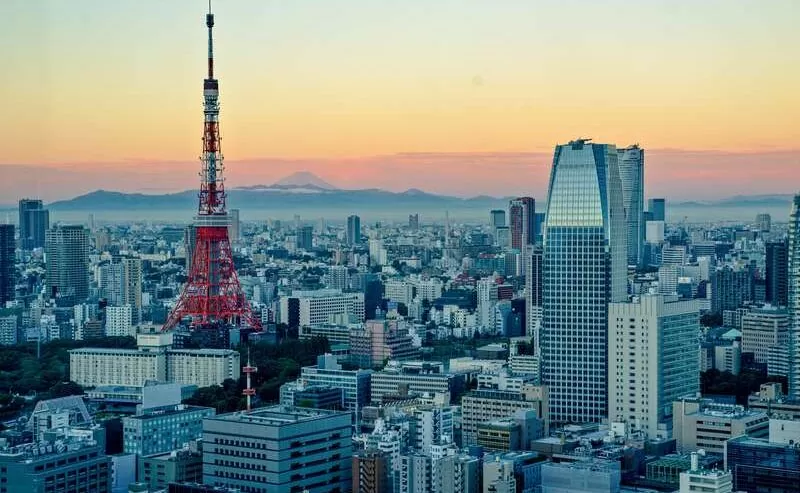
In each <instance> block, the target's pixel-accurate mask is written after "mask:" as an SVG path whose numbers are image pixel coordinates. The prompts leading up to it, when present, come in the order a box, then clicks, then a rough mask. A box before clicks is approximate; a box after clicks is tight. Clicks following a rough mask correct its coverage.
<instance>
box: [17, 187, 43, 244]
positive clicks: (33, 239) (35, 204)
mask: <svg viewBox="0 0 800 493" xmlns="http://www.w3.org/2000/svg"><path fill="white" fill-rule="evenodd" d="M48 229H50V211H48V210H47V209H44V208H43V207H42V201H41V200H35V199H22V200H20V201H19V242H20V245H19V246H20V248H21V249H23V250H33V249H34V248H42V247H44V242H45V232H46V231H47V230H48Z"/></svg>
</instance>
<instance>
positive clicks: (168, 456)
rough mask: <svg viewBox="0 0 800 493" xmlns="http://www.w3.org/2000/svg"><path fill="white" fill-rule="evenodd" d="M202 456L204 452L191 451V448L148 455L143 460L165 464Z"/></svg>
mask: <svg viewBox="0 0 800 493" xmlns="http://www.w3.org/2000/svg"><path fill="white" fill-rule="evenodd" d="M200 454H202V452H200V451H198V450H191V449H189V448H185V449H181V450H172V451H170V452H164V453H163V454H153V455H147V456H145V457H142V459H146V460H157V461H163V462H175V461H177V460H179V459H183V458H187V457H192V456H194V457H196V456H198V455H200Z"/></svg>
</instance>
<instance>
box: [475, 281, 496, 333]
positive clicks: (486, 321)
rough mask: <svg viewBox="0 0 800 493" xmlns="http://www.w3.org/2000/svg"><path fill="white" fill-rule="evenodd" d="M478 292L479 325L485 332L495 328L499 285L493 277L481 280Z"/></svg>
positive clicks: (477, 287)
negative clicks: (495, 310)
mask: <svg viewBox="0 0 800 493" xmlns="http://www.w3.org/2000/svg"><path fill="white" fill-rule="evenodd" d="M476 289H477V291H478V312H477V316H478V325H479V326H480V327H481V328H482V329H483V330H484V331H485V330H488V329H490V328H493V327H494V305H495V303H497V284H496V283H495V281H494V278H493V277H486V278H483V279H479V280H478V282H477V283H476Z"/></svg>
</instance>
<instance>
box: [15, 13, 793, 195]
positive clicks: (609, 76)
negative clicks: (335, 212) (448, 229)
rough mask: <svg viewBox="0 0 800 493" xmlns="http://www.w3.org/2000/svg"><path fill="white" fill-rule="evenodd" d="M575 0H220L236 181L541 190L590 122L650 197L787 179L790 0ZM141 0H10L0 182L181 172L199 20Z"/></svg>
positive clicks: (189, 138)
mask: <svg viewBox="0 0 800 493" xmlns="http://www.w3.org/2000/svg"><path fill="white" fill-rule="evenodd" d="M198 3H199V2H198ZM203 4H204V2H203ZM577 5H578V3H576V4H574V5H572V6H570V5H561V4H556V3H555V2H516V1H512V2H504V3H503V4H502V5H497V4H484V3H481V2H460V3H458V4H454V3H450V2H441V3H437V4H435V5H432V6H429V5H427V4H425V6H426V8H425V9H423V8H422V3H420V2H407V3H405V4H403V5H402V6H388V5H382V4H380V3H378V4H375V3H371V2H369V3H368V2H363V1H355V0H353V1H349V2H344V3H342V4H341V5H340V6H337V8H336V9H334V10H331V9H332V7H331V6H327V5H316V6H315V9H313V10H312V9H307V8H304V7H303V6H302V5H300V4H299V3H298V4H291V5H289V4H287V5H280V6H269V5H263V4H260V3H248V2H236V3H231V2H217V4H215V5H214V9H215V11H219V12H220V13H221V15H224V16H225V17H226V18H229V19H231V22H232V23H233V24H234V25H236V26H237V29H236V32H233V33H225V34H222V35H221V36H220V39H219V40H218V43H217V48H218V52H219V54H220V57H221V60H222V61H220V63H219V66H218V71H219V73H220V76H221V77H222V78H223V79H224V80H225V85H224V86H223V88H222V99H223V101H224V102H225V107H224V108H223V124H224V125H225V129H226V131H225V134H224V135H223V138H224V139H225V141H224V142H223V149H224V151H225V153H226V156H227V158H228V159H227V161H226V162H227V164H228V166H229V169H230V173H229V176H230V177H231V182H230V185H231V186H243V185H253V184H258V183H272V182H274V181H276V180H277V179H279V178H281V177H282V176H285V175H287V174H290V173H291V172H295V171H300V170H309V171H311V172H314V173H316V174H318V175H320V176H322V177H323V178H325V179H326V180H329V181H331V182H332V183H334V184H335V185H337V186H339V187H341V188H369V187H377V188H384V189H388V190H394V191H399V190H405V189H407V188H420V189H424V190H426V191H430V192H434V193H446V194H452V195H460V196H468V195H480V194H489V195H501V196H507V195H534V196H541V195H543V194H544V192H545V189H546V181H547V174H548V169H549V165H550V160H551V155H552V154H551V152H552V148H553V147H554V145H555V144H556V143H559V142H566V141H568V140H570V139H573V138H576V137H594V138H595V139H596V140H597V141H600V142H614V143H615V144H617V145H618V146H619V147H623V146H627V145H631V144H634V143H636V142H638V143H640V144H641V145H642V147H644V148H645V149H647V152H648V161H649V167H648V174H647V176H646V180H647V186H648V190H650V191H651V192H652V193H653V194H655V195H659V196H667V197H670V198H676V199H681V198H686V197H689V196H693V195H696V194H697V193H698V192H704V193H706V194H711V193H712V192H709V190H708V187H706V186H705V184H704V183H703V182H704V181H706V180H714V181H715V184H717V185H718V186H717V187H714V191H713V193H714V194H718V195H716V196H709V197H708V198H717V197H719V196H731V195H737V194H743V193H789V192H793V191H794V190H793V189H790V188H787V187H790V186H791V185H789V184H788V183H785V182H787V181H788V182H791V180H786V178H787V177H791V176H792V175H793V174H796V172H795V171H794V169H796V168H795V167H794V166H793V165H796V164H797V158H796V155H797V146H796V144H795V142H796V141H797V137H798V130H797V127H796V126H795V125H792V124H791V123H792V122H791V119H792V115H793V114H796V113H797V110H798V109H800V99H798V97H797V95H796V93H795V92H794V91H793V89H792V88H793V87H796V85H797V84H796V83H797V81H798V79H800V77H798V76H799V75H800V71H799V70H798V69H797V68H796V66H795V65H794V64H792V63H791V59H790V57H791V55H790V52H789V51H788V50H784V49H781V48H782V47H784V46H789V45H792V44H797V43H796V42H797V41H798V39H797V38H798V36H800V35H798V34H797V33H795V32H793V31H792V25H791V19H793V18H796V17H797V16H796V14H797V13H798V12H797V9H798V6H797V5H796V4H794V3H793V2H770V3H768V4H763V3H758V2H744V1H743V2H737V3H735V4H734V5H731V4H730V3H726V2H704V3H703V4H702V5H696V4H694V3H690V2H678V3H677V4H674V5H673V4H670V5H666V4H663V5H662V4H660V3H656V2H643V3H640V4H639V5H637V6H635V7H631V6H630V5H628V4H627V3H625V4H623V3H622V2H619V3H618V6H619V7H624V8H614V5H606V4H604V5H603V6H592V5H586V4H580V6H581V7H582V8H579V9H576V8H572V7H575V6H577ZM149 7H150V5H147V4H146V5H145V7H144V8H142V6H141V4H140V3H138V2H137V3H133V2H114V3H113V5H105V4H101V5H98V4H96V3H93V2H88V1H84V2H70V3H68V4H63V3H59V2H44V1H39V2H10V3H7V4H5V5H4V9H7V10H8V13H7V17H9V18H14V19H15V22H14V23H12V24H11V25H10V26H9V29H7V30H6V31H4V32H3V33H0V39H2V40H3V42H4V44H5V45H8V46H12V47H15V49H12V50H8V52H7V53H4V54H3V55H2V58H3V60H2V61H3V63H4V66H5V67H7V68H8V72H9V73H13V74H14V76H13V77H8V78H5V79H3V80H2V81H0V87H2V88H3V91H4V92H7V93H8V94H11V95H14V97H13V98H11V100H10V108H9V111H10V114H12V115H15V116H16V118H14V119H9V120H7V121H6V122H4V123H2V124H0V125H3V126H4V127H3V132H4V135H7V136H8V137H9V139H8V141H9V145H8V146H7V147H8V149H7V150H6V153H5V155H4V158H3V160H2V162H0V167H2V168H3V171H4V172H5V175H6V176H7V177H9V180H8V181H7V182H6V183H8V182H14V183H15V184H16V186H15V188H14V189H13V190H12V189H8V188H7V187H8V185H4V186H2V187H0V193H4V194H6V193H11V192H13V193H14V194H15V195H30V196H40V197H42V198H45V199H46V200H57V199H63V198H69V197H72V196H75V195H79V194H81V193H86V192H89V191H92V190H95V189H98V188H104V189H112V190H120V191H126V192H145V193H147V192H164V191H177V190H185V189H189V188H191V187H192V186H193V182H192V180H193V176H192V174H191V173H187V171H188V170H190V169H191V170H194V169H195V166H196V161H195V159H194V158H195V157H196V155H197V153H198V152H197V144H198V143H197V124H196V119H197V116H198V115H199V114H200V113H201V104H200V101H199V99H198V98H197V96H196V88H197V76H198V74H201V73H202V71H203V66H202V63H203V58H202V51H201V50H202V47H201V46H202V37H201V35H200V34H198V33H197V32H195V31H196V30H195V24H196V22H197V19H198V18H199V17H198V16H193V15H187V12H189V11H194V10H195V9H192V8H191V6H188V5H182V4H172V5H161V4H158V5H156V4H155V3H153V4H152V9H150V10H152V11H154V12H156V11H157V12H158V15H152V16H150V15H139V12H140V10H147V9H148V8H149ZM198 7H199V5H198ZM328 16H331V17H330V18H332V19H334V20H335V22H333V23H326V22H325V19H328ZM597 18H599V19H601V20H602V19H605V20H608V21H609V22H611V21H613V25H614V26H619V27H616V28H610V29H609V30H606V29H603V28H602V27H598V26H604V25H606V24H605V23H603V22H596V19H597ZM548 19H561V21H558V22H550V21H549V20H548ZM110 26H113V29H112V28H111V27H110ZM622 26H624V28H623V27H622ZM143 32H144V33H152V34H149V35H147V36H142V35H141V33H143ZM25 33H27V34H25ZM30 33H34V34H33V35H32V36H31V34H30ZM298 33H302V35H299V34H298ZM21 39H25V40H26V42H25V43H21V42H20V40H21ZM98 39H102V40H103V42H102V43H98V42H97V40H98ZM543 47H544V48H546V49H542V48H543ZM576 59H578V60H580V62H581V63H573V62H574V60H576ZM745 66H746V67H747V71H746V72H744V71H742V70H740V67H745ZM589 72H590V73H591V74H592V76H591V78H587V77H586V76H585V75H584V74H585V73H589ZM98 101H99V102H100V104H98ZM754 121H757V122H759V124H758V125H755V126H754V125H752V123H753V122H754ZM755 165H757V166H758V171H759V173H758V177H757V178H756V179H755V180H750V178H751V174H752V173H751V171H750V170H751V169H752V166H755ZM465 170H468V172H467V171H465ZM454 175H457V176H455V177H454ZM520 177H522V178H523V179H522V180H520ZM687 182H694V183H690V184H689V185H691V186H686V185H687Z"/></svg>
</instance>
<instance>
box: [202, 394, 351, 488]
mask: <svg viewBox="0 0 800 493" xmlns="http://www.w3.org/2000/svg"><path fill="white" fill-rule="evenodd" d="M351 435H352V430H351V428H350V413H349V412H341V411H329V410H322V409H310V408H301V407H289V406H280V405H278V406H269V407H262V408H258V409H255V410H253V411H250V412H247V413H230V414H221V415H218V416H215V417H208V418H206V419H204V420H203V483H204V484H206V485H210V486H223V487H228V488H237V489H238V490H240V491H252V492H255V491H264V492H267V491H268V492H275V493H290V492H300V491H304V490H305V491H308V492H309V493H329V492H332V491H350V488H351V486H352V456H353V443H352V440H351V438H350V437H351Z"/></svg>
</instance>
